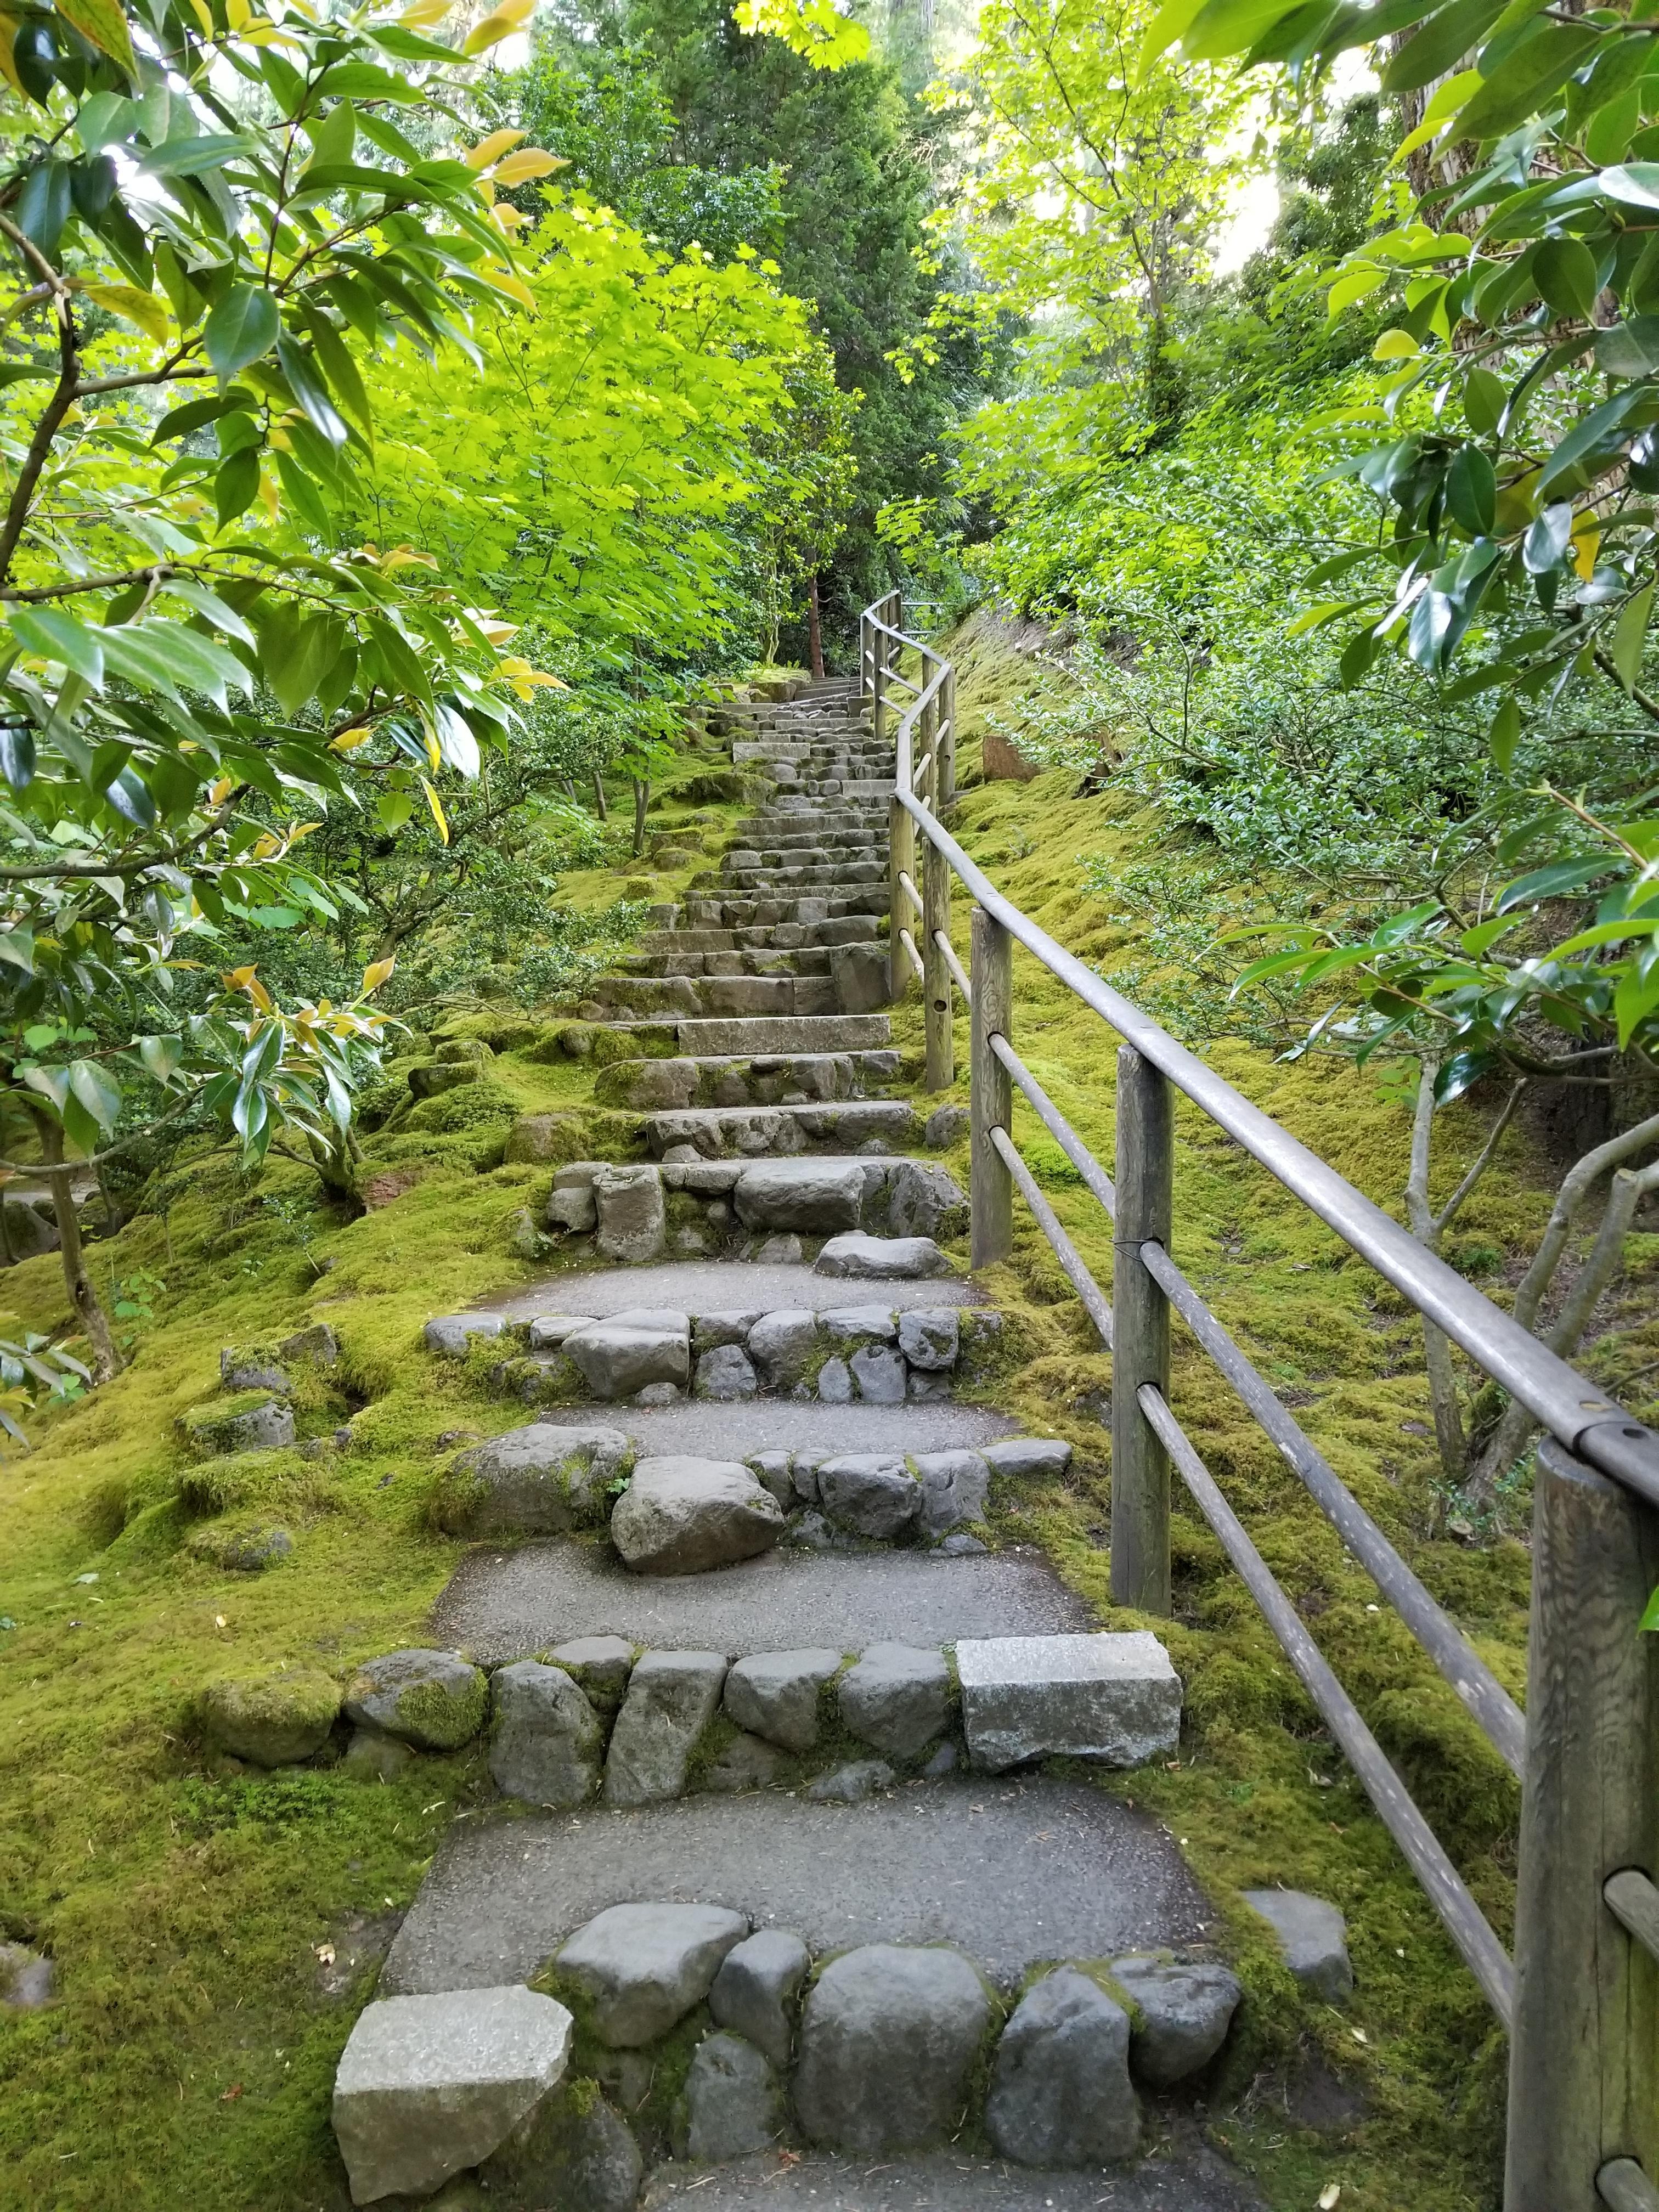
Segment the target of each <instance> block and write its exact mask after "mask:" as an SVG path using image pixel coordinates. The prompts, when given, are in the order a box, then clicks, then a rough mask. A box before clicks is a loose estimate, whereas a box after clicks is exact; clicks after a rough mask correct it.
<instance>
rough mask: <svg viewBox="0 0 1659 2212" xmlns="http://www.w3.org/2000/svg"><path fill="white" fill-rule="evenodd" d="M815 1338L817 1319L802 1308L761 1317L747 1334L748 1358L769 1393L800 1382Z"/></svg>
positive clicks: (786, 1309)
mask: <svg viewBox="0 0 1659 2212" xmlns="http://www.w3.org/2000/svg"><path fill="white" fill-rule="evenodd" d="M817 1338H818V1317H817V1315H816V1314H815V1313H812V1312H810V1311H808V1310H806V1309H805V1307H802V1308H799V1309H797V1308H793V1307H787V1308H784V1309H782V1310H780V1311H779V1312H777V1313H769V1314H763V1315H762V1316H761V1318H760V1319H759V1320H758V1321H757V1322H756V1323H755V1326H754V1327H753V1328H751V1329H750V1332H749V1357H750V1358H751V1359H752V1360H753V1361H754V1363H755V1365H756V1367H757V1370H759V1372H760V1373H761V1374H762V1375H763V1376H764V1377H765V1378H766V1383H767V1387H768V1388H769V1389H773V1390H778V1389H783V1388H784V1387H785V1386H786V1385H787V1384H788V1383H796V1382H799V1379H800V1377H801V1376H803V1375H804V1374H805V1371H806V1367H807V1364H808V1362H809V1361H810V1360H811V1357H812V1352H813V1349H814V1347H815V1346H816V1345H817Z"/></svg>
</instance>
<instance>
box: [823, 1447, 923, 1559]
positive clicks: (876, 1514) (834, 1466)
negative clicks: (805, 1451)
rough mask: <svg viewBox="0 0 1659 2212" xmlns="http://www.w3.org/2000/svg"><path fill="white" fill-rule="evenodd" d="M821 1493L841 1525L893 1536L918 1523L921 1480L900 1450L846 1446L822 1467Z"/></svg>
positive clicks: (887, 1537)
mask: <svg viewBox="0 0 1659 2212" xmlns="http://www.w3.org/2000/svg"><path fill="white" fill-rule="evenodd" d="M818 1497H819V1498H820V1500H821V1502H822V1504H823V1510H824V1511H825V1512H826V1513H827V1514H828V1515H829V1518H830V1519H831V1520H832V1521H833V1522H835V1523H836V1526H837V1527H838V1528H850V1529H851V1530H852V1532H853V1534H854V1535H855V1536H874V1537H876V1538H878V1539H879V1540H880V1541H883V1542H890V1541H891V1540H892V1539H893V1538H894V1537H895V1536H898V1535H902V1534H905V1533H906V1532H907V1531H908V1530H909V1529H910V1528H914V1527H915V1522H916V1520H917V1517H918V1516H919V1515H920V1513H921V1484H920V1483H919V1482H918V1481H917V1480H916V1479H915V1475H913V1474H911V1472H910V1470H909V1468H908V1467H906V1465H905V1464H904V1462H903V1461H902V1459H900V1458H899V1456H898V1455H897V1454H896V1452H845V1453H842V1455H840V1456H839V1457H838V1458H836V1459H827V1460H824V1461H823V1462H821V1463H820V1465H819V1468H818Z"/></svg>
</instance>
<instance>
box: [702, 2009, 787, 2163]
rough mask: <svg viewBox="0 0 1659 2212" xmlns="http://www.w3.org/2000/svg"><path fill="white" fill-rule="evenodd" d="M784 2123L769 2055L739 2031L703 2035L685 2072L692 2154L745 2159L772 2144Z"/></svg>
mask: <svg viewBox="0 0 1659 2212" xmlns="http://www.w3.org/2000/svg"><path fill="white" fill-rule="evenodd" d="M782 2126H783V2093H782V2089H781V2087H780V2084H779V2081H778V2077H777V2075H775V2073H774V2072H773V2071H772V2069H771V2067H770V2066H769V2064H768V2063H767V2062H766V2059H765V2057H764V2056H763V2054H762V2053H761V2052H760V2051H757V2050H756V2048H755V2046H754V2045H753V2044H752V2043H747V2042H745V2041H744V2039H743V2037H742V2036H740V2035H727V2034H726V2033H723V2032H717V2033H714V2035H706V2036H704V2038H703V2039H702V2042H701V2043H700V2044H699V2045H697V2047H696V2050H695V2051H693V2052H692V2054H691V2063H690V2067H689V2068H688V2069H687V2071H686V2076H685V2154H686V2156H687V2158H689V2159H690V2160H691V2161H692V2163H693V2164H694V2165H698V2166H701V2165H714V2164H716V2163H717V2162H719V2161H720V2160H725V2159H729V2158H744V2157H747V2156H748V2154H750V2152H751V2151H757V2150H766V2149H768V2148H770V2146H771V2145H772V2143H773V2142H775V2141H776V2139H777V2137H778V2135H779V2133H780V2132H781V2129H782Z"/></svg>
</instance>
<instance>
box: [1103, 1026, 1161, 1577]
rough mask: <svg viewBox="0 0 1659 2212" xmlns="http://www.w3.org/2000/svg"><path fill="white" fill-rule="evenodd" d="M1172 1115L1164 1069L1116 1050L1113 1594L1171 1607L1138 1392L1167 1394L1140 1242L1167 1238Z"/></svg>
mask: <svg viewBox="0 0 1659 2212" xmlns="http://www.w3.org/2000/svg"><path fill="white" fill-rule="evenodd" d="M1174 1171H1175V1115H1174V1105H1173V1098H1172V1094H1171V1092H1170V1084H1169V1080H1168V1079H1167V1077H1165V1076H1164V1075H1161V1074H1160V1073H1158V1069H1157V1068H1155V1067H1154V1066H1152V1062H1151V1061H1150V1060H1146V1059H1143V1058H1142V1056H1141V1054H1139V1053H1138V1052H1137V1051H1136V1050H1135V1049H1134V1047H1133V1045H1127V1044H1126V1045H1120V1046H1119V1047H1118V1054H1117V1172H1116V1176H1115V1181H1116V1183H1117V1218H1116V1221H1115V1224H1114V1225H1113V1232H1112V1331H1113V1335H1112V1602H1113V1603H1114V1604H1115V1605H1125V1606H1133V1607H1134V1609H1135V1610H1136V1611H1137V1612H1138V1613H1168V1612H1169V1610H1170V1455H1169V1453H1168V1452H1167V1451H1166V1450H1165V1449H1164V1445H1163V1443H1162V1442H1161V1441H1160V1439H1159V1438H1158V1436H1157V1435H1156V1434H1155V1433H1154V1431H1153V1430H1152V1425H1151V1424H1150V1423H1149V1422H1148V1420H1147V1419H1146V1414H1145V1413H1143V1412H1142V1410H1141V1407H1140V1403H1139V1399H1138V1397H1137V1395H1136V1393H1137V1392H1138V1391H1139V1389H1140V1388H1141V1386H1142V1384H1143V1383H1151V1384H1152V1388H1153V1389H1155V1390H1157V1391H1158V1394H1159V1395H1160V1396H1162V1397H1164V1398H1167V1397H1168V1396H1169V1395H1170V1301H1169V1299H1168V1297H1166V1296H1165V1295H1164V1291H1163V1290H1162V1288H1161V1287H1160V1286H1159V1285H1158V1283H1156V1282H1155V1281H1154V1280H1153V1279H1152V1276H1151V1275H1150V1274H1148V1273H1147V1272H1146V1265H1145V1263H1144V1262H1143V1261H1142V1259H1141V1256H1140V1248H1141V1246H1142V1245H1143V1244H1144V1243H1155V1244H1162V1245H1164V1247H1165V1248H1166V1249H1167V1247H1168V1245H1169V1242H1170V1217H1171V1213H1172V1211H1173V1206H1174Z"/></svg>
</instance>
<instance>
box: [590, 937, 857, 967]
mask: <svg viewBox="0 0 1659 2212" xmlns="http://www.w3.org/2000/svg"><path fill="white" fill-rule="evenodd" d="M865 941H866V943H872V944H873V943H874V942H875V940H874V939H866V940H865ZM878 950H879V951H881V954H882V957H885V948H884V947H879V948H878ZM618 966H619V969H620V971H621V972H623V973H624V974H627V975H828V974H829V946H828V945H795V946H787V945H777V946H773V945H744V946H741V947H734V948H733V950H732V951H729V952H691V951H682V950H680V949H679V948H678V947H674V948H672V949H671V950H667V951H655V950H645V951H639V952H625V953H624V954H623V956H622V959H621V961H620V962H619V963H618Z"/></svg>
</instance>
